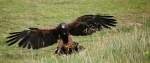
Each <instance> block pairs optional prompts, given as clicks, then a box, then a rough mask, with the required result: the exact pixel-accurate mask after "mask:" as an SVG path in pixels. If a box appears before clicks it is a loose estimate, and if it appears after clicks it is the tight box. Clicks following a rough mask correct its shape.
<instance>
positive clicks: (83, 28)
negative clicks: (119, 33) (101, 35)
mask: <svg viewBox="0 0 150 63" xmlns="http://www.w3.org/2000/svg"><path fill="white" fill-rule="evenodd" d="M116 23H117V22H116V20H115V19H113V16H101V15H83V16H80V17H78V18H77V19H76V20H74V21H73V22H71V23H69V24H68V25H69V26H70V29H69V32H70V34H71V35H74V36H79V35H81V36H86V35H91V34H93V33H95V32H96V31H100V30H101V29H102V27H104V28H109V29H111V26H116Z"/></svg>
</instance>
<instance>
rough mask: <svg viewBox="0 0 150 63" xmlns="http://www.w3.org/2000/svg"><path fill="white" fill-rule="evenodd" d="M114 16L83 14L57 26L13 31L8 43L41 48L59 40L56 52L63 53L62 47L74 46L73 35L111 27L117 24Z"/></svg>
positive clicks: (86, 33) (84, 34)
mask: <svg viewBox="0 0 150 63" xmlns="http://www.w3.org/2000/svg"><path fill="white" fill-rule="evenodd" d="M113 17H114V16H102V15H99V14H96V15H92V14H89V15H83V16H80V17H78V18H77V19H75V20H74V21H73V22H71V23H68V24H67V23H65V22H62V23H60V24H59V25H58V26H56V27H55V28H45V29H39V28H29V29H28V30H24V31H21V32H12V33H10V34H11V35H10V36H8V37H7V38H8V41H7V43H9V44H8V46H11V45H13V44H15V43H18V45H19V47H22V48H28V49H39V48H43V47H47V46H51V45H53V44H55V43H57V42H58V40H59V42H58V48H57V52H56V54H59V53H61V52H60V51H61V49H62V48H63V46H64V45H65V47H66V48H68V49H69V48H72V44H73V41H72V38H71V35H73V36H87V35H91V34H93V33H95V32H96V31H100V30H101V29H102V28H108V29H111V26H116V23H117V22H116V19H114V18H113Z"/></svg>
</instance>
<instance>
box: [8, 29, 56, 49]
mask: <svg viewBox="0 0 150 63" xmlns="http://www.w3.org/2000/svg"><path fill="white" fill-rule="evenodd" d="M10 34H11V35H10V36H8V37H7V38H8V39H9V40H8V41H7V43H9V44H8V46H11V45H13V44H15V43H17V42H18V45H19V47H23V48H26V47H27V48H28V49H30V48H32V49H39V48H43V47H47V46H50V45H53V44H54V43H57V40H58V34H57V30H56V29H55V28H54V29H38V28H29V30H25V31H22V32H12V33H10Z"/></svg>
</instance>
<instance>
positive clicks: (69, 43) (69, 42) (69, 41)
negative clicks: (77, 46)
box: [65, 35, 72, 50]
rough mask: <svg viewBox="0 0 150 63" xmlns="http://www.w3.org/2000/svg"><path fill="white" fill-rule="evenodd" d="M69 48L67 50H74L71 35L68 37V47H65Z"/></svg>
mask: <svg viewBox="0 0 150 63" xmlns="http://www.w3.org/2000/svg"><path fill="white" fill-rule="evenodd" d="M65 47H66V48H67V50H69V49H70V48H72V38H71V35H69V36H68V45H66V46H65Z"/></svg>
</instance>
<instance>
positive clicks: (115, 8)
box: [0, 0, 150, 63]
mask: <svg viewBox="0 0 150 63" xmlns="http://www.w3.org/2000/svg"><path fill="white" fill-rule="evenodd" d="M149 2H150V1H149V0H138V1H137V0H125V1H124V0H99V1H97V0H91V1H86V0H81V1H80V0H76V1H69V0H68V1H66V0H0V11H1V12H0V39H1V40H0V63H149V62H150V39H149V36H150V32H149V31H150V29H149V27H150V22H149V21H150V7H149V6H150V4H149ZM97 13H101V14H106V15H113V16H115V18H116V19H117V20H118V24H117V26H116V27H115V28H113V29H112V30H107V29H102V30H101V31H100V32H97V33H95V34H93V35H91V36H84V37H83V36H78V37H77V36H73V40H74V41H76V42H79V43H80V44H81V45H83V46H84V47H85V48H86V50H85V51H82V52H80V53H77V54H72V55H68V56H58V57H54V56H53V54H54V51H55V47H56V46H57V44H55V45H53V46H50V47H46V48H42V49H39V50H32V49H31V50H28V49H22V48H19V47H17V44H16V45H13V46H10V47H8V46H7V44H6V43H5V42H6V38H5V37H6V36H8V35H9V34H8V33H9V32H14V31H22V30H25V29H27V28H29V27H38V28H49V27H50V28H53V27H55V26H57V25H58V24H59V23H60V22H63V21H65V22H67V23H69V22H72V20H74V19H75V18H77V17H79V16H81V15H84V14H97Z"/></svg>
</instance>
